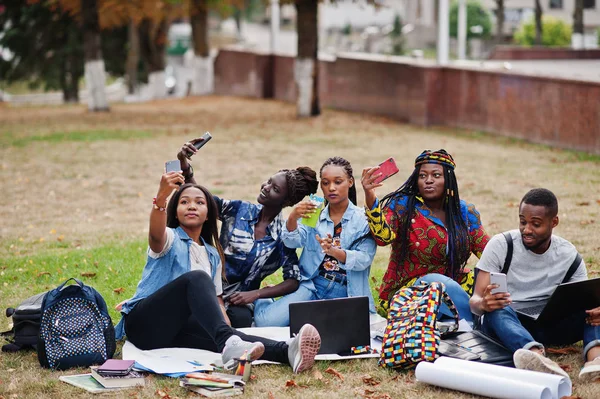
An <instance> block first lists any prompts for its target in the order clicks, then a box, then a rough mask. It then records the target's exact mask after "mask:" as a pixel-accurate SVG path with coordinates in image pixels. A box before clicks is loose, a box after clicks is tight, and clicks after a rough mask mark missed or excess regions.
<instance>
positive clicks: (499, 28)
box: [494, 0, 504, 44]
mask: <svg viewBox="0 0 600 399" xmlns="http://www.w3.org/2000/svg"><path fill="white" fill-rule="evenodd" d="M495 12H496V37H495V38H494V44H501V43H502V42H503V41H504V0H496V11H495Z"/></svg>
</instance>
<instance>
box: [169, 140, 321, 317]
mask: <svg viewBox="0 0 600 399" xmlns="http://www.w3.org/2000/svg"><path fill="white" fill-rule="evenodd" d="M199 140H202V139H194V140H191V141H190V142H187V143H185V144H184V145H183V146H182V147H181V150H180V151H179V153H178V154H177V158H179V160H180V161H181V169H182V171H183V175H184V177H185V182H186V183H193V182H195V179H194V172H193V169H192V167H191V165H190V164H189V162H188V159H189V158H190V157H191V156H192V155H194V154H195V153H196V151H198V150H197V149H196V147H194V143H196V142H197V141H199ZM318 185H319V182H318V180H317V174H316V172H315V171H314V170H312V169H311V168H309V167H306V166H304V167H299V168H296V169H282V170H280V171H278V172H277V173H275V174H274V175H273V176H271V177H270V178H269V179H268V180H267V181H265V182H264V183H262V185H261V187H260V192H259V194H258V197H257V202H258V204H253V203H250V202H248V201H241V200H225V199H221V198H219V197H217V196H213V197H214V199H215V201H216V202H217V207H218V210H219V219H220V220H221V234H220V237H219V241H220V243H221V246H222V247H223V252H224V254H225V274H226V277H227V281H225V282H224V284H223V285H224V287H223V292H224V294H223V298H224V299H225V305H226V306H227V315H228V316H229V319H230V320H231V325H232V326H233V327H236V328H242V327H250V326H251V325H252V318H253V313H254V302H255V301H256V300H257V299H259V298H275V297H279V296H282V295H285V294H289V293H290V292H294V291H296V289H297V288H298V285H299V280H300V269H299V266H298V256H297V255H296V251H295V250H293V249H290V248H287V247H285V246H284V245H283V241H282V233H283V230H284V226H285V218H284V217H283V215H282V212H281V211H282V209H283V208H285V207H288V206H293V205H295V204H297V203H298V202H300V201H301V200H302V199H303V198H304V197H305V196H307V195H309V194H314V193H315V192H316V191H317V187H318ZM279 268H282V269H283V279H284V280H283V281H282V282H281V283H279V284H277V285H275V286H272V287H263V288H261V282H262V281H263V280H264V279H265V278H266V277H267V276H269V275H270V274H273V273H274V272H275V271H277V270H278V269H279Z"/></svg>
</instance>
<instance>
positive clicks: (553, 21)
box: [514, 15, 572, 46]
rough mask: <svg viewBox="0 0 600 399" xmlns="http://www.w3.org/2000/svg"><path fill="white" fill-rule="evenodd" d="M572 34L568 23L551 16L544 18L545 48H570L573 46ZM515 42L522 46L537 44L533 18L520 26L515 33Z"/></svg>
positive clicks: (543, 43)
mask: <svg viewBox="0 0 600 399" xmlns="http://www.w3.org/2000/svg"><path fill="white" fill-rule="evenodd" d="M571 32H572V30H571V26H570V25H569V24H567V23H566V22H564V21H562V20H560V19H558V18H555V17H552V16H549V15H544V16H543V17H542V45H543V46H568V45H570V44H571ZM514 41H515V43H516V44H520V45H522V46H533V45H534V44H535V20H534V19H533V18H531V19H529V20H527V21H525V22H523V23H522V24H521V26H519V29H518V30H517V31H516V32H515V35H514Z"/></svg>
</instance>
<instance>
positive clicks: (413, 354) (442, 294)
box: [379, 282, 458, 368]
mask: <svg viewBox="0 0 600 399" xmlns="http://www.w3.org/2000/svg"><path fill="white" fill-rule="evenodd" d="M441 301H444V303H446V305H447V306H448V308H449V309H450V311H451V312H452V314H453V315H454V325H453V326H452V327H451V328H450V330H456V329H457V328H458V312H457V311H456V308H455V306H454V303H453V302H452V300H451V299H450V297H449V296H448V294H447V293H446V287H445V286H444V284H443V283H437V282H433V283H430V284H421V285H414V286H410V287H404V288H401V289H400V290H399V291H398V292H397V293H396V295H394V297H393V299H392V302H391V304H390V310H389V312H388V322H387V326H386V329H385V333H384V336H383V345H382V348H381V356H380V358H379V365H380V366H382V367H391V368H411V367H414V366H416V365H417V363H419V362H420V361H422V360H425V361H428V362H433V361H434V360H435V359H436V358H438V357H439V353H438V347H439V345H440V331H439V329H438V328H436V321H437V313H438V309H439V307H440V303H441Z"/></svg>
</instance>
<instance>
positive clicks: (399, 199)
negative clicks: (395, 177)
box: [361, 149, 489, 321]
mask: <svg viewBox="0 0 600 399" xmlns="http://www.w3.org/2000/svg"><path fill="white" fill-rule="evenodd" d="M455 167H456V163H455V162H454V159H453V158H452V156H451V155H450V154H448V152H446V151H445V150H443V149H441V150H438V151H431V150H425V151H423V152H422V153H421V154H420V155H419V156H418V157H417V158H416V159H415V169H414V170H413V173H412V174H411V175H410V177H409V178H408V180H406V182H404V184H403V185H402V186H400V188H399V189H398V190H396V191H394V192H392V193H390V194H388V195H386V196H385V197H383V199H382V200H381V202H380V201H379V200H378V198H377V196H376V194H375V189H376V188H378V187H381V186H382V184H381V183H375V181H376V179H377V178H378V177H379V176H380V175H381V173H379V167H371V168H365V169H364V170H363V173H362V178H361V183H362V186H363V189H364V192H365V207H366V210H367V211H366V213H367V217H368V222H369V228H370V230H371V234H372V235H373V237H374V238H375V241H376V242H377V244H378V245H380V246H383V245H388V244H391V245H392V251H391V255H390V260H389V264H388V269H387V271H386V273H385V275H384V276H383V284H382V285H381V287H380V290H379V297H380V299H381V305H382V307H383V308H384V309H386V310H387V306H388V305H389V301H390V300H391V299H392V296H393V295H394V294H395V293H396V292H397V291H398V290H399V289H400V288H402V287H404V286H407V285H412V284H414V283H419V282H428V283H429V282H433V281H438V282H442V283H444V284H445V286H446V290H447V292H448V294H449V295H450V297H451V298H452V300H453V302H454V304H455V305H456V308H457V310H458V312H459V316H460V317H461V318H464V319H466V320H467V321H472V315H471V311H470V308H469V294H468V293H467V291H472V289H473V275H472V273H469V272H468V270H466V269H465V265H466V263H467V260H468V259H469V257H470V256H471V253H473V254H475V255H476V256H477V257H481V253H482V252H483V249H484V248H485V245H486V244H487V243H488V241H489V236H488V235H487V234H486V232H485V230H484V229H483V227H482V225H481V220H480V218H479V212H478V211H477V210H476V209H475V207H474V206H473V205H472V204H467V203H466V202H465V201H463V200H461V199H460V197H459V194H458V184H457V182H456V175H455V174H454V168H455ZM460 284H462V285H463V287H461V285H460ZM465 289H466V290H467V291H465ZM469 293H470V292H469ZM444 310H445V309H444V308H443V307H442V312H443V313H445V312H444Z"/></svg>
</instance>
